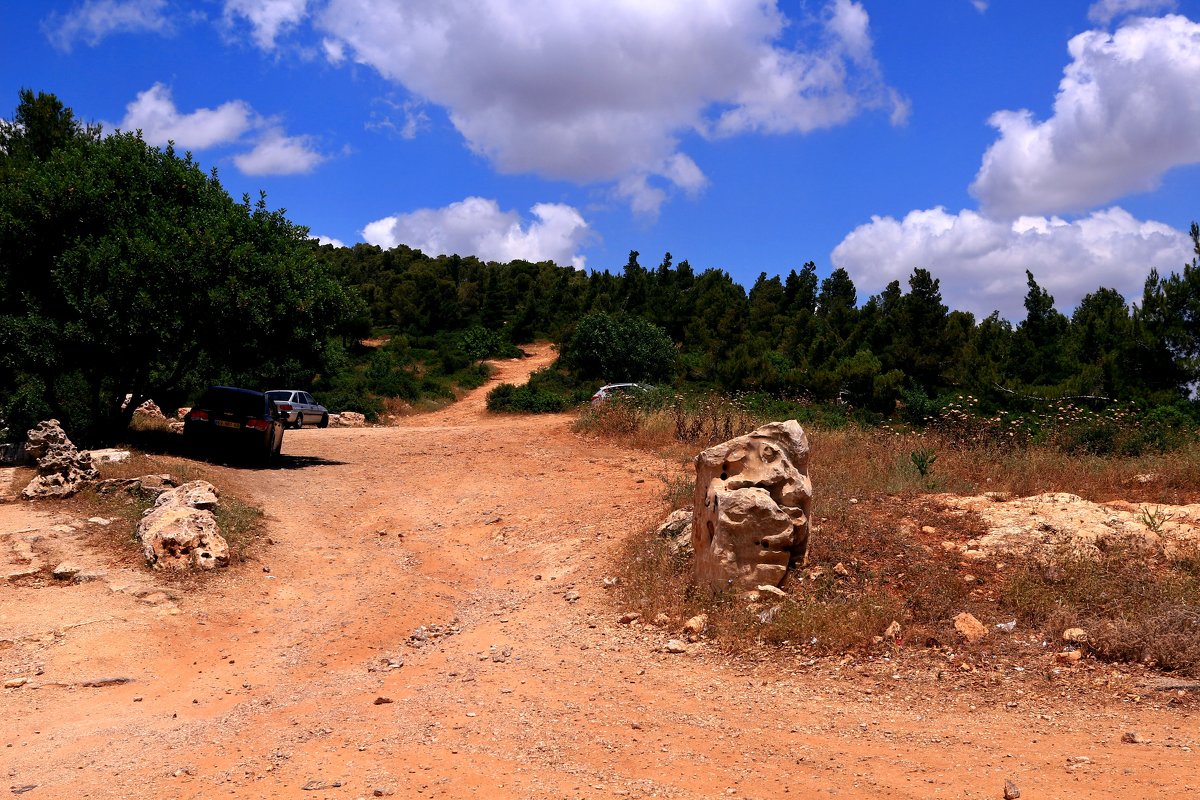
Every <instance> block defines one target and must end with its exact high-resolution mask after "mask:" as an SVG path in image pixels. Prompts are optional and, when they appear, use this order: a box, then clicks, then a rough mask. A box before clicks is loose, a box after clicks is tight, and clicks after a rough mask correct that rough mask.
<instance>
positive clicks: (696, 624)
mask: <svg viewBox="0 0 1200 800" xmlns="http://www.w3.org/2000/svg"><path fill="white" fill-rule="evenodd" d="M707 627H708V614H697V615H696V616H694V617H692V618H691V619H689V620H688V621H687V622H685V623H683V632H684V633H685V634H687V637H688V639H689V640H691V641H693V642H694V641H696V639H697V638H699V636H700V634H702V633H704V629H705V628H707Z"/></svg>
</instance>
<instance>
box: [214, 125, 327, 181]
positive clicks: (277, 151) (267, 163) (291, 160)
mask: <svg viewBox="0 0 1200 800" xmlns="http://www.w3.org/2000/svg"><path fill="white" fill-rule="evenodd" d="M324 160H325V156H324V155H322V154H321V153H320V151H318V150H317V149H316V147H315V146H314V144H313V140H312V137H311V136H288V135H287V134H285V133H284V132H283V131H282V130H280V129H279V128H271V129H268V130H267V131H266V132H265V133H264V134H263V135H262V136H261V138H259V140H258V143H257V144H255V145H254V149H252V150H250V152H248V153H241V154H239V155H236V156H234V157H233V163H234V164H235V165H236V166H237V168H238V169H239V170H241V171H242V172H244V173H245V174H247V175H297V174H300V173H305V172H312V170H313V168H314V167H316V166H317V165H318V164H320V163H321V162H322V161H324Z"/></svg>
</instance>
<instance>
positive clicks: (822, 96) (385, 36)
mask: <svg viewBox="0 0 1200 800" xmlns="http://www.w3.org/2000/svg"><path fill="white" fill-rule="evenodd" d="M317 25H318V26H319V27H320V28H321V29H322V31H323V33H324V34H325V35H326V36H327V40H328V42H330V43H331V44H326V45H325V50H326V53H327V54H328V56H329V57H330V58H331V59H333V60H335V61H336V60H338V59H341V58H350V59H353V60H354V61H357V62H359V63H363V64H367V65H370V66H371V67H373V68H374V69H376V70H377V71H378V72H379V73H380V74H382V75H383V76H384V77H385V78H387V79H389V80H392V81H395V82H397V83H399V84H402V85H403V86H404V87H405V88H406V89H408V90H409V91H410V92H412V93H413V94H414V95H415V96H416V97H418V98H421V99H424V100H427V101H429V102H432V103H435V104H437V105H440V106H443V107H445V108H446V109H447V110H448V112H449V115H450V120H451V122H452V123H453V124H454V126H455V127H456V128H457V129H458V131H459V132H460V133H461V134H462V135H463V137H464V138H465V139H466V141H467V144H468V146H469V147H470V148H471V149H472V150H474V151H475V152H476V153H479V154H480V155H482V156H484V157H485V158H487V159H488V160H489V161H491V162H492V164H494V165H495V166H496V168H498V169H499V170H500V171H502V172H506V173H524V172H532V173H536V174H539V175H543V176H546V177H551V178H560V179H567V180H573V181H578V182H588V181H617V182H622V181H624V182H625V184H626V186H625V189H624V190H622V189H621V188H620V187H618V192H619V193H621V192H623V193H624V195H625V196H628V197H630V198H641V200H639V205H640V207H643V208H645V209H647V210H650V211H652V210H653V209H654V208H656V207H657V206H656V203H655V202H653V201H652V200H651V199H649V197H650V195H654V194H655V191H657V192H663V191H664V190H663V188H662V187H661V186H659V187H654V186H653V185H652V184H653V181H652V180H651V179H659V180H660V181H662V182H665V183H666V184H668V185H669V186H673V187H677V188H681V189H683V190H685V191H694V189H695V187H696V186H697V185H701V184H703V182H704V179H703V174H702V172H701V171H700V169H699V167H698V166H696V165H695V163H694V162H692V161H691V160H690V159H688V161H687V162H681V161H680V160H679V157H680V156H682V153H681V152H680V147H679V137H680V136H682V135H684V134H685V133H687V132H690V131H699V132H701V133H703V134H705V135H711V136H732V135H738V134H743V133H747V132H759V133H797V132H800V133H803V132H806V131H811V130H814V129H817V128H824V127H830V126H833V125H839V124H842V123H844V122H845V121H847V120H848V119H850V118H851V117H853V116H855V115H856V114H859V113H861V112H862V111H863V110H864V109H873V108H885V109H887V110H889V111H892V112H895V110H896V109H897V108H903V107H904V102H903V100H901V99H900V98H899V96H898V95H897V94H896V93H895V92H894V91H893V90H891V89H890V88H889V87H887V86H886V85H885V84H884V82H883V79H882V77H881V73H880V70H879V66H878V64H877V63H876V60H875V58H874V56H873V44H872V41H871V37H870V31H869V24H868V17H867V13H866V11H865V10H864V9H863V6H862V5H861V3H859V2H854V1H853V0H832V2H830V3H828V5H827V7H826V10H825V12H824V14H823V15H822V16H821V17H820V19H819V20H817V21H816V22H815V23H813V24H811V25H807V24H800V23H795V22H793V21H791V20H789V19H788V18H787V17H786V16H785V15H784V14H782V13H781V12H780V11H779V10H778V8H777V7H776V2H775V0H708V1H707V2H703V3H662V2H655V3H648V2H641V0H573V1H572V2H569V3H564V2H560V0H490V2H482V0H462V1H461V2H441V3H428V2H419V1H418V0H330V2H329V4H328V6H327V7H326V8H325V9H324V11H323V12H321V13H319V14H318V22H317ZM785 31H786V33H787V36H788V40H789V42H791V41H801V42H802V43H801V44H796V45H793V44H790V43H789V44H785V43H784V37H785ZM332 43H341V45H342V47H340V48H339V47H337V46H334V44H332ZM894 116H896V115H894ZM903 116H904V115H903V113H900V114H899V115H898V117H897V118H898V119H902V118H903ZM684 163H686V164H689V165H690V167H689V168H688V169H684V170H679V169H676V167H678V166H679V165H680V164H684ZM680 180H682V181H684V183H682V184H681V183H679V182H678V181H680ZM633 184H644V185H646V186H650V187H651V189H654V190H655V191H649V192H647V191H634V190H631V189H630V188H629V187H630V186H631V185H633Z"/></svg>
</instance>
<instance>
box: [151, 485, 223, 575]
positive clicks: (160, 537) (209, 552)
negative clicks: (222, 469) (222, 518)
mask: <svg viewBox="0 0 1200 800" xmlns="http://www.w3.org/2000/svg"><path fill="white" fill-rule="evenodd" d="M217 502H218V500H217V490H216V487H214V486H213V485H212V484H211V483H208V482H207V481H189V482H188V483H185V484H183V485H181V486H178V487H176V488H174V489H168V490H167V491H165V492H163V493H162V494H161V495H159V497H158V500H157V501H156V503H155V505H154V508H152V509H150V510H149V511H147V512H146V515H145V516H144V517H143V518H142V521H141V522H139V523H138V528H137V533H138V538H139V539H140V540H141V542H142V552H143V554H144V555H145V556H146V563H148V564H149V565H150V566H151V567H153V568H154V569H173V570H187V569H200V570H209V569H215V568H217V567H224V566H227V565H228V564H229V545H228V543H227V542H226V541H225V539H224V537H222V536H221V532H220V529H219V527H218V525H217V518H216V517H215V516H213V513H212V509H213V508H215V507H216V505H217Z"/></svg>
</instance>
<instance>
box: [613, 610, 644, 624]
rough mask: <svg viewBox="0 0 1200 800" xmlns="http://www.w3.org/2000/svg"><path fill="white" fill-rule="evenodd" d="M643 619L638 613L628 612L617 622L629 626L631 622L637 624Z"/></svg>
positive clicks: (618, 618)
mask: <svg viewBox="0 0 1200 800" xmlns="http://www.w3.org/2000/svg"><path fill="white" fill-rule="evenodd" d="M641 618H642V615H641V614H639V613H638V612H636V611H627V612H625V613H624V614H622V615H621V616H619V617H617V622H619V623H621V624H622V625H628V624H630V623H631V622H637V621H638V620H639V619H641Z"/></svg>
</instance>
